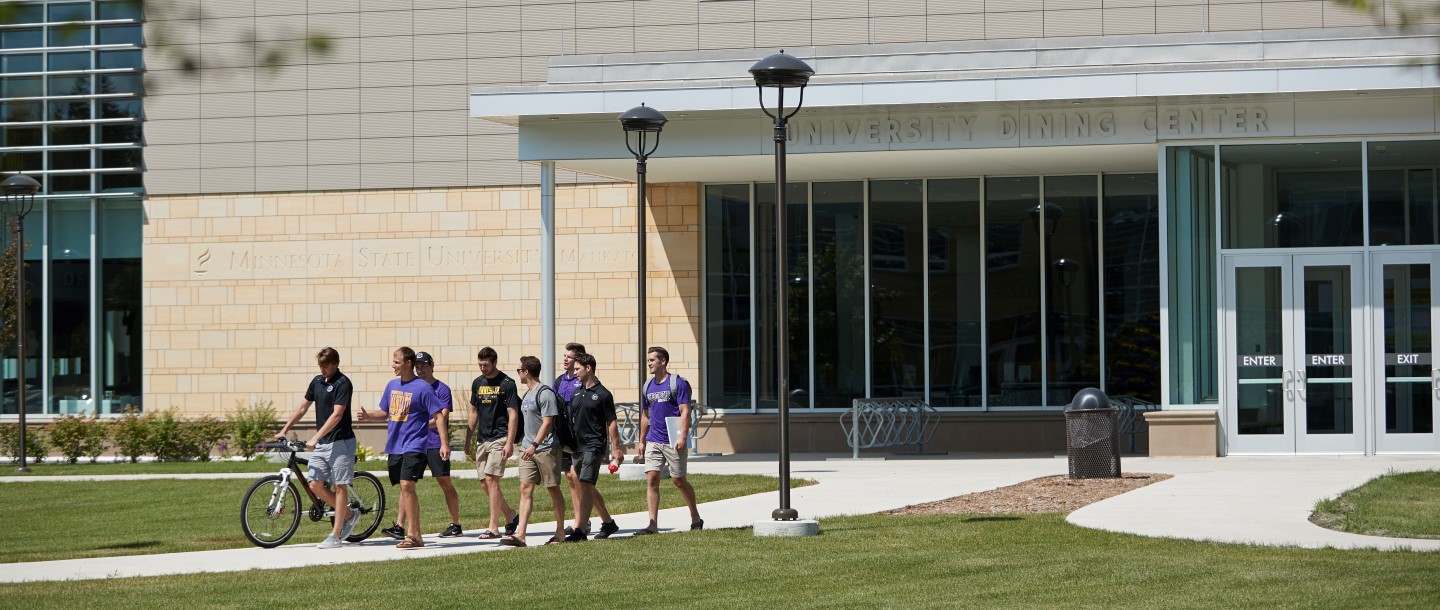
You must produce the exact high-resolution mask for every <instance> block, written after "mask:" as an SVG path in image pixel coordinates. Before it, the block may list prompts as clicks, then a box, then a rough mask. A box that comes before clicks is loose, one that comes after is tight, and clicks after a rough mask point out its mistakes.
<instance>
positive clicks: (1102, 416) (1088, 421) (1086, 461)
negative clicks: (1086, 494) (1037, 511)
mask: <svg viewBox="0 0 1440 610" xmlns="http://www.w3.org/2000/svg"><path fill="white" fill-rule="evenodd" d="M1065 452H1066V453H1067V454H1068V455H1069V456H1070V478H1072V479H1104V478H1111V479H1113V478H1119V476H1120V411H1119V410H1118V409H1116V408H1114V407H1112V406H1110V398H1109V397H1108V396H1106V395H1105V393H1104V392H1101V391H1100V390H1097V389H1095V388H1085V389H1083V390H1080V391H1079V392H1076V393H1075V397H1074V398H1073V399H1071V400H1070V404H1069V405H1068V406H1066V407H1065Z"/></svg>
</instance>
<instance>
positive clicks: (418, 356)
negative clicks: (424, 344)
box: [415, 352, 435, 364]
mask: <svg viewBox="0 0 1440 610" xmlns="http://www.w3.org/2000/svg"><path fill="white" fill-rule="evenodd" d="M415 364H435V357H434V356H431V355H430V352H415Z"/></svg>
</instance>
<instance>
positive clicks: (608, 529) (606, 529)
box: [595, 521, 620, 540]
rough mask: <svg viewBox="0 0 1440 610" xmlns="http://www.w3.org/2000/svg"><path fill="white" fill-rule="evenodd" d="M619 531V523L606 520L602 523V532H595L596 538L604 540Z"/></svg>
mask: <svg viewBox="0 0 1440 610" xmlns="http://www.w3.org/2000/svg"><path fill="white" fill-rule="evenodd" d="M618 531H620V526H619V525H616V524H615V522H614V521H606V522H604V523H601V524H600V533H598V534H595V539H596V540H604V539H606V538H609V537H610V534H613V533H615V532H618Z"/></svg>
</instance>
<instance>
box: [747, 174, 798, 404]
mask: <svg viewBox="0 0 1440 610" xmlns="http://www.w3.org/2000/svg"><path fill="white" fill-rule="evenodd" d="M806 190H807V185H806V184H805V183H803V182H792V183H790V184H788V185H786V186H785V203H786V206H787V210H786V215H785V248H786V250H788V251H789V252H788V253H787V256H786V264H785V276H786V278H787V282H788V283H787V288H786V290H785V292H786V295H785V298H786V300H788V301H789V305H788V309H787V311H788V312H789V319H788V320H786V326H787V328H786V331H787V332H788V333H789V335H790V339H789V341H790V343H789V345H788V346H787V350H788V351H787V352H786V356H787V360H789V377H790V379H789V388H790V406H791V407H794V408H802V407H809V406H810V398H809V396H808V394H807V392H808V388H809V386H810V366H809V362H810V334H809V333H810V327H809V325H808V324H807V323H806V321H807V320H808V319H809V317H810V314H809V294H808V291H807V287H808V284H809V282H808V277H807V276H808V275H809V273H808V267H809V265H808V264H807V262H806V259H805V257H806V252H807V249H808V245H809V244H808V241H807V239H806V231H807V229H808V227H807V224H806V220H807V214H806V209H807V201H808V200H809V197H808V195H807V194H806ZM774 200H775V183H773V182H770V183H760V184H756V185H755V214H756V216H755V235H756V237H755V239H756V245H757V246H758V248H757V249H758V253H759V255H758V257H757V259H756V264H755V270H756V273H755V277H756V281H757V282H759V285H758V286H756V291H755V293H756V294H757V295H760V301H759V303H760V306H759V307H758V308H757V309H756V310H755V332H756V336H757V337H759V343H760V351H759V353H758V354H757V355H756V359H757V361H758V363H759V364H758V367H757V368H758V370H759V371H760V377H759V380H758V381H757V382H756V388H755V389H756V393H757V395H758V396H759V401H760V406H762V407H771V408H774V407H775V406H776V402H775V389H776V387H778V386H777V381H776V374H777V373H778V371H779V367H777V366H776V365H775V354H776V350H775V203H774Z"/></svg>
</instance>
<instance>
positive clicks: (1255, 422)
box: [1224, 254, 1367, 454]
mask: <svg viewBox="0 0 1440 610" xmlns="http://www.w3.org/2000/svg"><path fill="white" fill-rule="evenodd" d="M1362 270H1363V266H1362V265H1361V258H1360V255H1358V254H1296V255H1284V254H1256V255H1235V256H1229V257H1226V259H1225V280H1226V286H1225V288H1226V290H1225V295H1226V296H1225V311H1224V322H1225V338H1226V341H1227V345H1226V346H1225V354H1226V359H1227V362H1226V363H1225V369H1226V376H1227V378H1228V381H1227V383H1226V391H1227V396H1226V400H1225V417H1226V430H1227V431H1228V438H1227V441H1228V443H1229V451H1228V452H1229V453H1232V454H1236V453H1363V452H1364V451H1365V443H1364V434H1363V428H1364V425H1363V422H1364V420H1363V411H1362V410H1361V409H1360V405H1359V401H1358V400H1357V397H1359V396H1365V395H1366V394H1365V391H1364V388H1365V384H1364V383H1363V378H1362V377H1360V376H1359V374H1360V373H1361V372H1362V371H1365V370H1367V369H1365V368H1363V367H1362V366H1360V365H1359V362H1358V361H1357V359H1359V358H1360V356H1361V355H1362V354H1361V353H1360V351H1359V350H1357V349H1355V348H1356V347H1357V346H1360V345H1363V340H1362V334H1361V329H1362V328H1363V326H1362V315H1361V311H1362V310H1361V307H1360V305H1361V303H1362V302H1363V301H1362V299H1363V293H1362V292H1361V289H1360V287H1361V285H1362V282H1361V280H1360V278H1359V277H1358V276H1359V275H1360V272H1361V271H1362Z"/></svg>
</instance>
